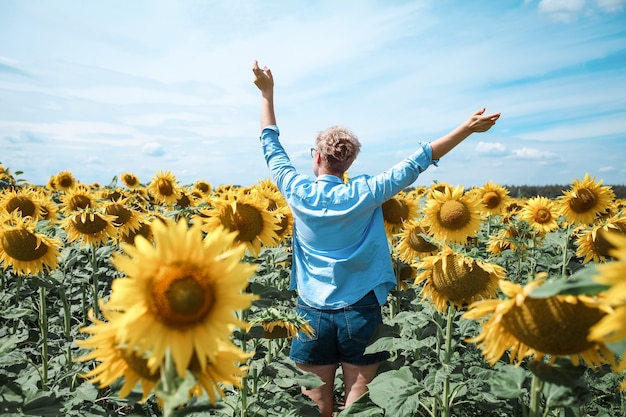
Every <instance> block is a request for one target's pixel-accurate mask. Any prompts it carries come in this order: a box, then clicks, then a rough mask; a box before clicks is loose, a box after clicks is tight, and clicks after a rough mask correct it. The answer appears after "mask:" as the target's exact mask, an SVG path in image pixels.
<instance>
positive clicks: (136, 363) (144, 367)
mask: <svg viewBox="0 0 626 417" xmlns="http://www.w3.org/2000/svg"><path fill="white" fill-rule="evenodd" d="M118 352H119V354H120V356H121V357H122V358H123V359H124V362H126V364H127V365H128V367H129V368H130V369H132V370H133V372H135V373H136V374H137V375H139V377H140V378H141V379H146V380H148V381H153V382H157V381H159V380H160V378H161V373H160V371H159V370H158V369H157V371H156V372H154V373H151V372H150V368H148V360H147V359H145V358H143V357H141V356H139V355H137V353H136V352H135V351H128V350H126V349H124V348H120V349H119V350H118Z"/></svg>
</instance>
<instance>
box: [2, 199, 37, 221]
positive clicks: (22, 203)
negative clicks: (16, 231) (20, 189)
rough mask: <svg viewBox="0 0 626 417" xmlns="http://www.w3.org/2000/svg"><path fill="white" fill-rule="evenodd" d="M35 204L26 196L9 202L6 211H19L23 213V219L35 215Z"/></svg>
mask: <svg viewBox="0 0 626 417" xmlns="http://www.w3.org/2000/svg"><path fill="white" fill-rule="evenodd" d="M35 209H36V207H35V203H33V202H32V201H31V199H30V198H28V197H25V196H22V195H20V196H17V197H14V198H12V199H11V200H9V202H8V203H7V205H6V210H7V211H8V212H9V213H12V212H13V211H14V210H19V211H20V212H21V213H22V217H26V216H31V217H33V216H34V215H35Z"/></svg>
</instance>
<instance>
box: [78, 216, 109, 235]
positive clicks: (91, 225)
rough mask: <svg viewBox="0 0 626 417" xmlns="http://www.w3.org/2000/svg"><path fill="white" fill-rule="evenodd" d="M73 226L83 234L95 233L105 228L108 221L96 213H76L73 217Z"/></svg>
mask: <svg viewBox="0 0 626 417" xmlns="http://www.w3.org/2000/svg"><path fill="white" fill-rule="evenodd" d="M72 221H73V223H74V228H75V229H76V231H78V232H79V233H81V234H83V235H95V234H98V233H100V232H102V231H103V230H105V229H106V227H107V225H108V223H107V222H106V220H104V219H103V218H102V217H100V216H98V215H97V214H94V213H90V214H86V215H84V214H77V215H76V216H75V217H74V219H72Z"/></svg>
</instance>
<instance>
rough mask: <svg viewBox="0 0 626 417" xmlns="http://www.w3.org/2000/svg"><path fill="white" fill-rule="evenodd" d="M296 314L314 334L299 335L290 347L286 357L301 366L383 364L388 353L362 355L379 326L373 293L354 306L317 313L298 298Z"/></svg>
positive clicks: (315, 309) (378, 314)
mask: <svg viewBox="0 0 626 417" xmlns="http://www.w3.org/2000/svg"><path fill="white" fill-rule="evenodd" d="M296 311H297V313H298V314H300V315H301V316H303V317H304V318H305V319H307V320H308V321H309V324H310V325H311V327H312V328H313V331H314V335H313V336H312V337H309V336H307V335H305V334H304V333H302V332H299V333H298V335H297V336H296V337H294V339H293V342H292V344H291V351H290V354H289V357H290V358H291V360H293V361H294V362H296V363H300V364H303V365H333V364H338V363H348V364H351V365H370V364H374V363H379V362H384V361H385V360H387V359H388V358H389V353H388V352H377V353H372V354H367V355H364V352H365V348H366V346H367V344H368V343H369V341H370V339H371V338H372V336H373V335H374V331H375V330H376V328H377V327H378V326H379V325H381V324H382V322H383V319H382V313H381V308H380V305H379V304H378V300H377V299H376V295H375V294H374V292H373V291H371V292H370V293H369V294H367V295H366V296H365V297H363V298H362V299H360V300H359V301H357V302H356V303H355V304H353V305H351V306H348V307H344V308H340V309H336V310H326V309H324V310H320V309H317V308H313V307H311V306H308V305H306V304H305V303H304V302H303V301H302V300H301V299H300V298H298V306H297V309H296Z"/></svg>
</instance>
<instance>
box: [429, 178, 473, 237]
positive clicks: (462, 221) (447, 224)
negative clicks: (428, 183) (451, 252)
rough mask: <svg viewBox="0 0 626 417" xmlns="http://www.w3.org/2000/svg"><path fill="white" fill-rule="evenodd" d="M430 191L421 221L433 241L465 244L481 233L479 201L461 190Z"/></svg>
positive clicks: (446, 188)
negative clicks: (425, 225) (468, 239)
mask: <svg viewBox="0 0 626 417" xmlns="http://www.w3.org/2000/svg"><path fill="white" fill-rule="evenodd" d="M443 189H444V191H443V192H442V191H438V190H437V189H432V190H431V192H430V194H429V197H428V199H427V201H426V208H424V221H425V224H427V225H428V227H429V228H430V233H432V235H433V236H434V237H435V239H438V240H441V241H446V242H449V243H464V242H466V241H467V238H468V237H472V236H475V235H476V233H478V231H479V230H480V225H481V221H480V202H479V201H477V200H476V199H473V198H471V197H470V196H468V195H464V192H463V187H460V186H459V187H455V188H452V187H449V186H446V187H444V188H443Z"/></svg>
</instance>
